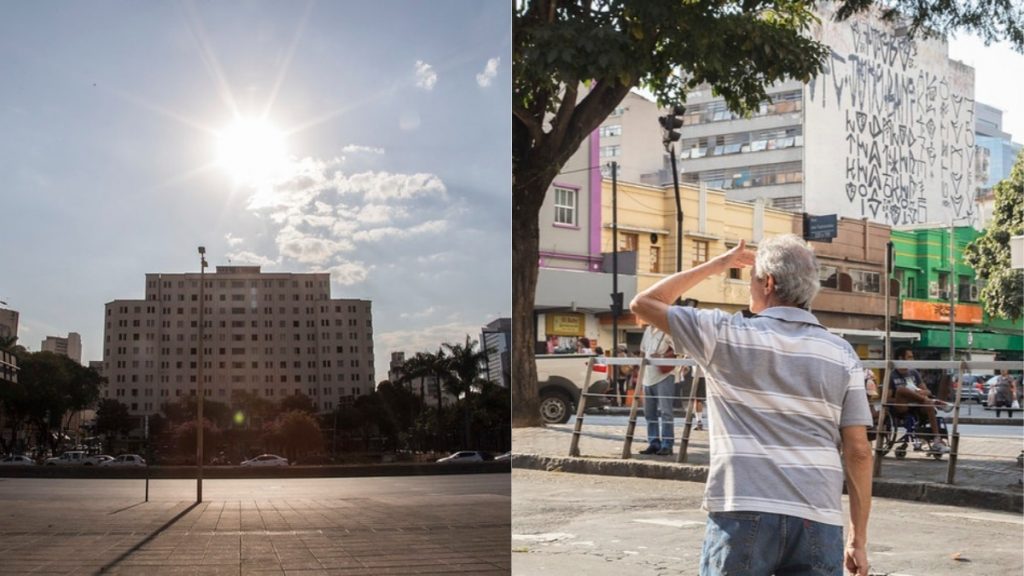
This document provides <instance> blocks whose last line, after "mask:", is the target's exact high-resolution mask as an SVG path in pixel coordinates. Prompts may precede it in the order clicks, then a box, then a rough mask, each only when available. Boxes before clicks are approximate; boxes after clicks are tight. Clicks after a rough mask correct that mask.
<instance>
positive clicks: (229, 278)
mask: <svg viewBox="0 0 1024 576" xmlns="http://www.w3.org/2000/svg"><path fill="white" fill-rule="evenodd" d="M204 282H205V284H204V286H203V291H204V294H203V300H204V302H202V305H203V306H204V336H203V345H202V346H203V355H204V358H203V387H204V395H205V396H206V397H207V398H209V399H211V400H216V401H218V402H225V403H230V401H231V396H232V392H233V391H235V390H245V391H249V392H252V393H255V394H257V395H259V396H263V397H265V398H267V399H268V400H272V401H278V400H280V399H281V398H283V397H285V396H289V395H292V394H299V393H302V394H305V395H307V396H309V397H310V398H311V399H312V400H313V402H314V404H315V405H316V407H317V408H318V409H319V410H321V411H330V410H333V409H334V408H336V407H337V406H339V405H341V404H344V403H348V402H352V401H353V400H354V399H355V397H357V396H359V395H361V394H368V393H370V392H372V391H373V388H374V380H373V378H374V375H373V319H372V313H371V304H370V302H369V301H368V300H358V299H332V298H331V290H330V275H329V274H327V273H310V274H291V273H262V272H260V267H259V266H218V267H217V268H216V273H212V274H206V275H205V280H204ZM199 283H200V275H199V274H198V273H186V274H147V275H146V291H145V298H144V299H143V300H115V301H113V302H109V303H108V304H106V312H105V317H104V320H105V331H104V346H103V360H104V375H105V376H106V378H107V385H106V389H105V390H104V392H103V395H104V397H108V398H115V399H117V400H119V401H120V402H122V403H124V404H126V405H127V406H128V407H129V409H130V411H131V412H132V413H133V414H140V415H141V414H152V413H155V412H158V411H159V410H160V405H161V404H163V403H164V402H173V401H175V400H177V399H178V398H179V397H181V396H187V395H195V394H196V384H197V372H198V370H197V368H198V366H197V362H198V361H199V306H200V304H201V303H200V297H199V292H200V286H199Z"/></svg>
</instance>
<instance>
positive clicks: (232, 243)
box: [224, 232, 245, 248]
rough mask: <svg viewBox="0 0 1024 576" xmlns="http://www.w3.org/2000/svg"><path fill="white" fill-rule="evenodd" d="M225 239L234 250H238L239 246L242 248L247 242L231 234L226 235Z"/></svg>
mask: <svg viewBox="0 0 1024 576" xmlns="http://www.w3.org/2000/svg"><path fill="white" fill-rule="evenodd" d="M224 239H225V240H227V241H228V246H230V247H232V248H237V247H238V246H241V245H242V243H243V242H245V239H244V238H235V237H234V236H232V235H231V233H230V232H228V233H227V234H225V235H224Z"/></svg>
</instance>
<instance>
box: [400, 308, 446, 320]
mask: <svg viewBox="0 0 1024 576" xmlns="http://www.w3.org/2000/svg"><path fill="white" fill-rule="evenodd" d="M434 312H437V308H435V307H433V306H431V307H430V308H427V309H426V310H422V311H419V312H403V313H401V314H399V315H398V317H399V318H405V319H413V318H426V317H428V316H433V315H434Z"/></svg>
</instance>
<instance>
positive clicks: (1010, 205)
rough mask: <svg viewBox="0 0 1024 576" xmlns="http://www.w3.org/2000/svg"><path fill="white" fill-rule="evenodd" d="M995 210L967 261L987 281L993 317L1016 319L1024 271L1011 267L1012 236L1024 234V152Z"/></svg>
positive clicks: (985, 296) (999, 189) (1000, 187)
mask: <svg viewBox="0 0 1024 576" xmlns="http://www.w3.org/2000/svg"><path fill="white" fill-rule="evenodd" d="M993 192H994V193H995V198H996V202H995V208H994V211H993V213H992V221H991V222H990V223H989V225H988V228H987V229H986V230H985V233H984V234H983V235H981V236H979V237H978V238H977V239H976V240H975V241H974V242H972V243H971V244H970V245H969V246H967V249H966V251H965V252H964V260H966V261H967V263H968V264H969V265H970V266H971V267H973V268H974V271H975V272H976V273H977V275H978V277H980V278H982V279H983V280H985V281H986V283H985V287H984V288H983V289H982V290H981V299H982V300H983V301H984V303H985V311H986V312H988V314H989V315H990V316H998V317H1002V318H1008V319H1011V320H1016V319H1018V318H1020V317H1021V315H1022V313H1024V310H1022V307H1024V272H1022V271H1021V270H1014V269H1013V268H1011V267H1010V237H1012V236H1020V235H1024V152H1022V153H1020V154H1018V155H1017V161H1016V162H1015V163H1014V165H1013V170H1011V171H1010V176H1009V177H1008V178H1006V179H1005V180H1003V181H1002V182H1000V183H998V184H996V185H995V187H994V188H993Z"/></svg>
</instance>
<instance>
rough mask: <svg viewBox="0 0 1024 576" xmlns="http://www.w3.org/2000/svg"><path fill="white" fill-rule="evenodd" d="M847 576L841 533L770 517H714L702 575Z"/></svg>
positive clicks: (819, 525)
mask: <svg viewBox="0 0 1024 576" xmlns="http://www.w3.org/2000/svg"><path fill="white" fill-rule="evenodd" d="M770 574H775V575H776V576H819V575H821V576H843V528H842V526H833V525H831V524H822V523H821V522H814V521H812V520H805V519H803V518H797V517H795V516H784V515H782V514H771V513H767V512H712V513H710V514H708V523H707V528H706V529H705V531H704V549H703V550H702V551H701V554H700V576H726V575H728V576H769V575H770Z"/></svg>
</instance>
